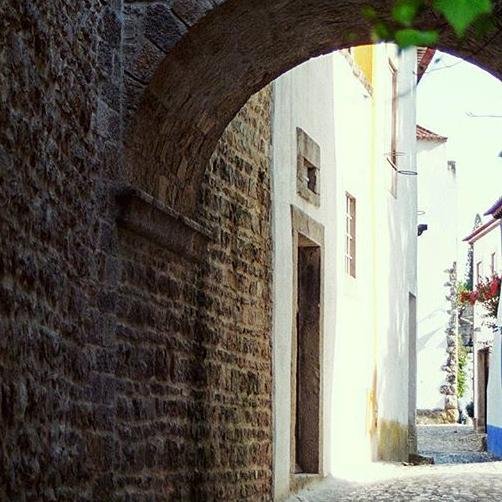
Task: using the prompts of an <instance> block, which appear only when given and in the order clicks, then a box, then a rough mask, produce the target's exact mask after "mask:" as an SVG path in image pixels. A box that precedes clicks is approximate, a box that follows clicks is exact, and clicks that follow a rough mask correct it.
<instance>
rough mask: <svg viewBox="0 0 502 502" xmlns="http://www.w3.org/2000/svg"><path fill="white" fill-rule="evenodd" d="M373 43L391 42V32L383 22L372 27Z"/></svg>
mask: <svg viewBox="0 0 502 502" xmlns="http://www.w3.org/2000/svg"><path fill="white" fill-rule="evenodd" d="M372 33H373V36H372V38H373V41H374V42H379V41H382V40H391V39H392V32H391V30H390V28H389V27H388V26H387V25H386V24H385V23H384V22H381V21H380V22H378V23H376V24H375V25H374V26H373V32H372Z"/></svg>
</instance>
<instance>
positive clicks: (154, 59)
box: [125, 0, 502, 216]
mask: <svg viewBox="0 0 502 502" xmlns="http://www.w3.org/2000/svg"><path fill="white" fill-rule="evenodd" d="M366 3H367V2H366V1H364V0H276V1H270V0H252V1H250V0H172V1H169V2H154V3H150V2H148V3H145V2H140V3H136V2H132V3H131V4H129V8H128V10H127V12H126V15H127V22H126V50H127V51H128V52H126V58H125V68H126V96H127V100H126V109H128V116H127V117H126V138H125V158H126V166H127V173H128V177H129V180H130V181H131V182H132V183H133V184H135V185H136V186H139V187H141V188H142V189H144V190H146V191H148V192H149V193H151V194H153V195H154V196H157V197H159V198H160V199H161V200H162V201H163V202H165V203H166V204H167V205H168V206H170V207H172V208H174V209H176V210H177V211H179V212H181V213H183V214H185V215H188V216H190V215H191V214H193V212H194V211H195V207H196V199H197V190H198V188H197V187H198V186H199V184H200V181H201V178H202V175H203V173H204V169H205V167H206V165H207V164H208V160H209V158H210V155H211V153H212V152H213V149H214V147H215V145H216V143H217V141H218V139H219V138H220V136H221V134H222V133H223V131H224V129H225V127H226V125H227V124H228V123H229V122H230V120H231V119H232V118H233V116H234V115H235V114H236V113H237V111H238V110H239V109H240V108H241V107H242V106H243V105H244V103H245V102H246V101H247V99H248V98H249V97H250V96H251V95H252V94H253V93H255V92H256V91H258V90H259V89H261V88H262V87H263V86H264V85H266V84H267V83H269V82H270V81H272V80H273V79H274V78H276V77H277V76H279V75H280V74H281V73H284V72H285V71H287V70H289V69H291V68H292V67H294V66H296V65H298V64H300V63H301V62H303V61H305V60H307V59H309V58H311V57H314V56H318V55H321V54H323V53H327V52H330V51H332V50H336V49H340V48H343V47H347V46H350V45H359V44H367V43H370V38H369V29H368V26H367V25H366V24H365V22H364V20H363V18H362V15H361V9H362V7H363V6H364V5H365V4H366ZM391 3H392V2H391V1H389V0H384V1H382V2H380V4H381V9H382V11H388V10H389V8H388V7H389V5H391ZM494 16H495V18H496V20H497V22H498V25H499V26H502V0H496V1H495V11H494ZM428 22H429V25H430V19H429V20H428ZM440 22H441V21H440V20H439V19H438V20H437V25H438V27H439V28H440V29H441V32H442V36H441V46H440V47H439V48H440V49H441V50H444V51H446V52H449V53H452V54H455V55H459V56H461V57H463V58H464V59H466V60H468V61H471V62H474V63H475V64H477V65H479V66H481V67H483V68H485V69H486V70H488V71H489V72H490V73H492V74H493V75H495V76H496V77H499V78H500V76H501V75H502V31H501V29H500V28H499V29H498V31H497V32H496V33H495V35H493V34H492V35H491V38H489V39H488V38H487V39H486V40H479V39H476V38H475V37H473V36H468V37H467V38H466V40H465V41H464V42H463V43H462V46H459V45H458V41H457V40H456V39H455V37H454V36H453V34H452V33H451V32H450V31H449V30H448V29H447V28H445V27H444V26H441V25H440ZM127 37H129V38H130V40H129V45H127V43H128V39H127Z"/></svg>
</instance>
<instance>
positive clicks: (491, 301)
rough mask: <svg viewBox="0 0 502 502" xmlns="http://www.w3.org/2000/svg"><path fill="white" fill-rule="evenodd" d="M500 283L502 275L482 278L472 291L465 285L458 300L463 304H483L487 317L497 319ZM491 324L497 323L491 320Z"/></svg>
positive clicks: (491, 325)
mask: <svg viewBox="0 0 502 502" xmlns="http://www.w3.org/2000/svg"><path fill="white" fill-rule="evenodd" d="M500 283H501V277H500V276H499V275H497V274H494V275H493V276H492V277H490V278H488V277H487V278H485V279H482V280H480V281H479V282H478V284H477V285H476V287H475V288H473V290H472V291H470V290H469V289H467V288H466V287H465V286H464V287H462V288H460V290H459V292H458V301H459V303H460V304H461V305H475V304H481V305H482V306H483V307H484V308H485V310H486V317H489V318H490V319H496V318H497V312H498V306H499V301H500ZM489 326H490V327H495V326H496V325H495V324H494V323H492V322H490V323H489Z"/></svg>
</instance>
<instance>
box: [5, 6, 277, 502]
mask: <svg viewBox="0 0 502 502" xmlns="http://www.w3.org/2000/svg"><path fill="white" fill-rule="evenodd" d="M122 8H123V6H122V4H121V3H120V2H117V1H110V2H106V1H86V2H80V3H75V2H62V1H58V2H44V3H43V4H41V6H37V5H36V4H34V3H22V4H19V2H14V1H9V0H7V2H4V3H2V6H1V7H0V12H1V14H2V16H0V66H1V75H0V79H1V80H0V84H1V85H0V97H1V110H0V124H1V126H0V208H1V210H0V244H1V246H0V248H1V252H0V329H1V337H0V445H1V446H0V500H58V501H63V500H68V501H76V500H176V501H177V500H247V499H252V500H260V499H267V498H268V495H267V494H269V493H270V492H271V462H272V452H271V434H272V433H271V340H270V322H271V321H270V312H271V310H270V309H271V305H270V289H269V286H270V277H269V274H270V263H271V248H270V224H269V221H270V215H269V212H270V191H269V177H268V176H269V169H268V168H269V148H268V145H269V142H270V130H269V110H270V92H269V90H265V91H264V92H262V93H261V94H260V95H258V96H257V97H256V98H254V99H253V100H252V101H251V102H250V104H249V105H248V106H247V107H246V108H245V109H244V110H243V111H242V112H241V113H240V114H239V115H238V116H237V117H236V119H235V120H234V122H233V123H232V125H231V126H230V127H229V128H228V130H227V131H226V133H225V135H224V138H223V139H222V141H221V143H220V145H219V147H218V149H217V151H216V152H215V153H214V156H213V158H212V160H211V163H210V167H209V168H208V170H207V171H206V175H205V177H204V180H203V185H202V188H201V190H199V191H197V194H198V210H197V218H198V222H193V221H189V220H184V219H183V218H182V217H180V216H179V215H177V214H176V213H173V212H172V211H171V210H170V209H169V208H166V207H164V206H163V205H162V204H159V203H157V202H155V199H152V198H151V197H148V196H147V195H146V194H142V193H141V192H137V191H136V192H134V191H133V192H131V193H130V190H129V188H127V186H128V185H127V184H126V183H124V179H125V177H124V173H123V171H122V170H121V169H122V164H121V152H122V146H121V141H122V140H121V134H122V120H121V111H122V103H121V99H122V95H121V86H122V83H121V79H122V75H123V64H122V61H123V60H122V57H123V53H122V50H121V47H120V44H121V36H122V30H123V26H122V22H123V19H124V18H123V12H122ZM123 187H125V188H123ZM169 232H171V233H169Z"/></svg>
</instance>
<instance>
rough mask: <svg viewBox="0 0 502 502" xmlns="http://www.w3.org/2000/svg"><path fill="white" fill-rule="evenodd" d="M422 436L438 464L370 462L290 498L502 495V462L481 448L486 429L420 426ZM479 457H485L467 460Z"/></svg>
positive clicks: (446, 501)
mask: <svg viewBox="0 0 502 502" xmlns="http://www.w3.org/2000/svg"><path fill="white" fill-rule="evenodd" d="M418 442H419V450H420V451H421V453H422V454H424V453H428V454H429V455H431V456H433V457H434V458H435V460H439V462H438V463H439V465H422V466H409V465H402V464H390V463H380V464H372V465H371V466H369V467H367V468H366V469H365V470H352V472H350V471H349V470H348V471H347V472H346V473H345V475H344V476H340V478H331V479H328V480H326V481H324V482H322V483H320V484H318V485H316V486H314V487H313V488H310V489H308V488H307V489H305V490H304V491H302V492H300V493H299V494H298V495H295V496H292V497H290V498H289V499H288V502H334V501H341V502H349V501H357V502H394V501H409V500H415V501H424V502H425V501H432V502H435V501H437V502H457V501H472V502H484V501H486V502H492V501H493V502H495V501H497V502H498V501H502V462H496V461H493V457H490V456H489V455H488V454H487V453H486V452H484V451H482V450H483V447H484V440H483V435H479V434H475V433H474V432H473V431H472V428H468V427H465V426H464V427H462V426H458V427H457V426H432V427H420V428H419V430H418ZM478 459H481V463H466V462H473V461H476V460H478ZM446 461H449V462H458V463H456V464H453V463H450V464H448V465H446V464H445V462H446Z"/></svg>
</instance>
